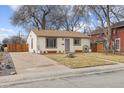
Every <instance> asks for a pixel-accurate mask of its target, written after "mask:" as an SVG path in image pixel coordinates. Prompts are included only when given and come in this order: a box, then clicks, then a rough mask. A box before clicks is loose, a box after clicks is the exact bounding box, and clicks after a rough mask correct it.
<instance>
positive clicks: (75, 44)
mask: <svg viewBox="0 0 124 93" xmlns="http://www.w3.org/2000/svg"><path fill="white" fill-rule="evenodd" d="M75 40H79V44H75ZM73 45H74V46H81V38H74V39H73Z"/></svg>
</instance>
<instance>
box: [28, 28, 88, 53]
mask: <svg viewBox="0 0 124 93" xmlns="http://www.w3.org/2000/svg"><path fill="white" fill-rule="evenodd" d="M27 43H28V45H29V52H34V53H53V52H55V53H66V52H67V51H69V52H82V51H83V50H89V48H90V38H89V36H87V35H84V34H83V33H81V32H70V31H54V30H40V31H39V30H36V29H35V30H32V31H30V33H29V35H28V38H27Z"/></svg>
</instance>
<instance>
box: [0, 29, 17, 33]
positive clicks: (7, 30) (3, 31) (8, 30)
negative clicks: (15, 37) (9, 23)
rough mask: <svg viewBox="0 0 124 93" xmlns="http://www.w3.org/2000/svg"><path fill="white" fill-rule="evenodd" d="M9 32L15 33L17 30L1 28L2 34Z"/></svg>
mask: <svg viewBox="0 0 124 93" xmlns="http://www.w3.org/2000/svg"><path fill="white" fill-rule="evenodd" d="M1 33H2V34H4V33H6V34H7V33H8V34H15V31H14V30H12V29H6V28H0V34H1Z"/></svg>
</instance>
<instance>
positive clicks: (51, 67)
mask: <svg viewBox="0 0 124 93" xmlns="http://www.w3.org/2000/svg"><path fill="white" fill-rule="evenodd" d="M10 55H11V57H12V60H13V62H14V65H15V68H16V71H17V73H18V74H19V73H32V72H46V71H54V72H55V71H58V70H59V71H61V70H62V71H63V70H69V68H67V67H65V66H64V65H61V64H58V63H57V62H55V61H53V60H51V59H49V58H47V57H45V56H44V55H39V54H34V53H28V52H14V53H10Z"/></svg>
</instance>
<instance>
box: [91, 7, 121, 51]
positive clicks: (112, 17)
mask: <svg viewBox="0 0 124 93" xmlns="http://www.w3.org/2000/svg"><path fill="white" fill-rule="evenodd" d="M89 8H90V10H91V11H92V12H93V13H94V16H96V17H97V18H98V21H99V22H100V25H99V26H101V28H102V31H103V32H104V34H105V37H106V38H105V39H106V40H105V50H106V53H107V52H108V51H109V50H111V47H110V41H111V30H112V28H111V25H112V24H113V23H115V22H117V21H120V16H119V15H118V13H119V12H120V10H119V9H118V6H110V5H103V6H102V5H99V6H89Z"/></svg>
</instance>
